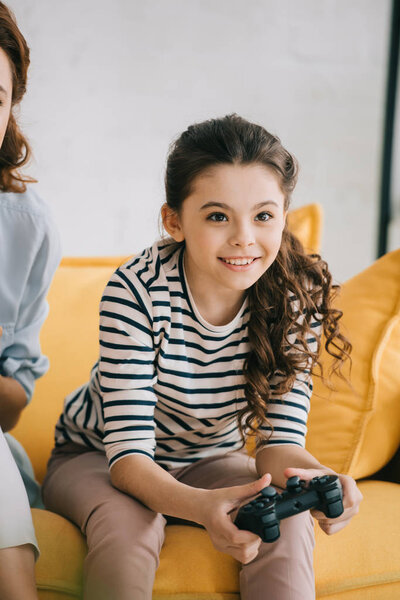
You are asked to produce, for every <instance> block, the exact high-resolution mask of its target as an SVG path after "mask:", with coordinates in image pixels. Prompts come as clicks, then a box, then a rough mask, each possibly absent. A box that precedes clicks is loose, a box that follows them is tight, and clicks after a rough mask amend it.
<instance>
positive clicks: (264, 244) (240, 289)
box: [162, 164, 286, 324]
mask: <svg viewBox="0 0 400 600" xmlns="http://www.w3.org/2000/svg"><path fill="white" fill-rule="evenodd" d="M284 201H285V198H284V194H283V192H282V190H281V189H280V186H279V183H278V178H277V176H276V175H275V174H274V172H273V171H272V170H271V169H268V168H267V167H265V166H264V165H260V164H249V165H242V164H223V165H218V166H214V167H212V168H210V169H208V170H206V171H203V172H202V173H201V174H200V175H198V176H197V177H196V178H195V179H194V181H193V182H192V186H191V189H190V193H189V196H187V197H186V198H185V200H184V201H183V205H182V209H181V211H180V212H179V214H177V213H176V212H174V211H171V209H169V207H168V206H167V205H164V207H163V211H162V215H163V222H164V226H165V228H166V230H167V231H168V233H169V234H170V235H171V236H172V237H173V238H174V239H175V240H176V241H179V242H181V241H185V272H186V277H187V280H188V284H189V287H190V290H191V293H192V295H193V298H194V300H195V302H196V304H197V307H198V309H199V310H200V312H201V314H202V316H203V317H204V318H205V319H206V320H208V321H209V322H210V323H214V324H216V323H215V321H218V323H221V322H223V321H225V322H228V321H229V319H231V318H233V316H234V315H235V314H236V313H235V311H237V310H239V308H240V306H241V304H242V303H243V300H244V296H245V292H246V290H247V289H248V288H249V287H251V286H252V285H253V284H254V283H255V282H256V281H257V280H258V279H259V278H260V277H261V275H262V274H263V273H264V272H265V271H266V270H267V269H268V268H269V267H270V266H271V264H272V263H273V261H274V260H275V258H276V255H277V254H278V251H279V248H280V244H281V238H282V231H283V228H284V226H285V217H286V213H285V210H284Z"/></svg>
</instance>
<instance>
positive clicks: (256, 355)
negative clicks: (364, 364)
mask: <svg viewBox="0 0 400 600" xmlns="http://www.w3.org/2000/svg"><path fill="white" fill-rule="evenodd" d="M220 164H242V165H248V164H261V165H264V166H265V167H267V168H268V169H269V170H272V172H273V173H274V174H275V175H276V176H277V178H278V181H279V184H280V188H281V190H282V193H283V194H284V210H285V211H287V210H288V208H289V205H290V200H291V194H292V192H293V189H294V187H295V185H296V182H297V177H298V163H297V161H296V159H295V158H294V156H293V155H292V154H290V153H289V152H288V151H287V150H286V149H285V148H284V147H283V146H282V144H281V141H280V139H279V138H278V137H277V136H275V135H272V134H271V133H269V132H268V131H266V129H264V128H263V127H261V126H260V125H256V124H254V123H250V122H248V121H246V120H245V119H243V118H241V117H239V116H238V115H236V114H231V115H227V116H225V117H223V118H220V119H209V120H207V121H204V122H202V123H197V124H194V125H192V126H190V127H189V128H188V129H187V130H186V131H184V132H183V133H182V135H181V136H180V137H179V138H178V139H177V140H176V141H175V142H174V143H173V144H172V145H171V148H170V152H169V156H168V159H167V166H166V173H165V189H166V201H167V204H168V206H169V207H170V208H171V209H172V210H173V211H176V212H177V213H179V212H180V210H181V208H182V204H183V201H184V200H185V198H187V197H188V196H189V195H190V192H191V189H192V186H193V182H194V179H195V178H196V177H197V176H198V175H200V174H201V173H203V172H204V171H206V170H207V169H209V168H211V167H214V166H216V165H220ZM183 243H184V242H183ZM338 290H339V286H338V285H334V284H333V283H332V276H331V274H330V272H329V269H328V265H327V263H326V262H325V261H324V260H322V258H321V257H320V256H319V255H318V254H311V255H308V254H306V252H305V251H304V248H303V246H302V244H301V243H300V241H299V240H298V239H297V238H296V236H295V235H293V233H291V232H290V231H289V230H288V228H287V226H286V225H285V228H284V230H283V234H282V242H281V246H280V249H279V252H278V254H277V256H276V258H275V260H274V262H273V263H272V265H271V266H270V267H269V269H267V271H265V273H264V274H263V275H262V276H261V277H260V278H259V279H258V280H257V281H256V282H255V283H254V284H253V285H252V286H251V287H250V288H249V289H248V290H247V297H248V302H249V310H250V320H249V323H248V338H249V344H250V351H249V353H248V356H247V358H246V359H245V361H244V366H243V374H244V378H245V385H244V393H245V398H246V400H247V402H246V406H245V407H244V408H243V409H241V410H240V411H239V412H238V414H237V420H238V428H239V431H240V435H241V437H242V442H243V445H244V444H245V439H246V435H248V434H249V433H250V434H253V435H254V436H255V442H256V443H255V449H256V450H257V449H258V448H260V447H262V446H263V445H264V444H265V443H267V442H268V438H267V437H266V434H265V432H264V431H261V428H262V427H264V429H265V428H267V429H269V430H270V431H271V435H272V431H273V427H272V424H271V423H270V422H269V420H268V403H269V400H270V398H271V388H270V383H269V382H270V380H271V379H272V377H273V376H276V375H278V377H277V378H275V380H276V379H277V380H278V382H279V383H278V384H277V386H276V387H274V395H276V394H282V395H283V394H285V393H286V392H288V391H289V390H290V389H291V388H292V387H293V384H294V381H295V379H296V375H297V374H298V373H299V372H304V371H305V370H309V371H310V372H311V371H312V370H314V371H315V367H319V371H320V372H319V374H318V375H319V376H321V377H322V378H324V372H323V365H322V363H321V361H320V359H319V354H320V350H321V345H322V340H321V336H319V335H318V334H316V333H315V330H313V328H312V322H314V323H318V322H319V323H321V326H322V331H323V335H324V337H325V349H326V351H327V352H328V354H330V355H331V357H332V358H333V361H332V364H331V368H330V374H333V373H336V374H338V375H339V377H343V376H342V374H341V368H342V365H343V363H344V361H345V360H347V359H350V352H351V344H350V342H349V340H347V338H346V337H344V336H343V335H342V334H341V333H340V330H339V320H340V318H341V317H342V312H341V311H340V310H338V309H335V308H333V306H332V301H333V298H334V296H335V295H336V294H337V292H338ZM293 299H295V302H294V301H293ZM293 333H296V336H295V337H296V340H295V343H293V342H291V341H290V334H293ZM310 339H316V341H317V350H316V351H315V352H312V351H311V350H310V346H309V342H310ZM324 379H325V378H324Z"/></svg>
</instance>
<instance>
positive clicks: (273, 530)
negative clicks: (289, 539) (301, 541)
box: [264, 525, 279, 542]
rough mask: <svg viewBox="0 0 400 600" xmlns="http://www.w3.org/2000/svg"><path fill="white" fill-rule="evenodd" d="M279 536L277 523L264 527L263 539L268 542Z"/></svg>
mask: <svg viewBox="0 0 400 600" xmlns="http://www.w3.org/2000/svg"><path fill="white" fill-rule="evenodd" d="M278 537H279V527H278V525H273V526H272V527H265V528H264V539H265V540H268V541H269V542H274V541H275V540H277V539H278Z"/></svg>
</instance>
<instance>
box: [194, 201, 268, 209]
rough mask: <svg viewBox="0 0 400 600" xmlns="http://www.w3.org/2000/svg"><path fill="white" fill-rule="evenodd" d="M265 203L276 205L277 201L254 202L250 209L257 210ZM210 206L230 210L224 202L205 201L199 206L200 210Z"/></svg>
mask: <svg viewBox="0 0 400 600" xmlns="http://www.w3.org/2000/svg"><path fill="white" fill-rule="evenodd" d="M266 204H274V205H275V206H278V203H277V202H275V201H274V200H265V202H259V203H258V204H255V205H254V206H253V208H252V209H251V210H258V209H259V208H262V207H263V206H265V205H266ZM212 206H217V207H218V208H224V209H225V210H232V209H231V207H230V206H229V205H228V204H225V203H224V202H212V201H211V202H206V203H205V204H203V206H202V207H201V208H200V210H204V209H206V208H211V207H212ZM278 208H279V207H278Z"/></svg>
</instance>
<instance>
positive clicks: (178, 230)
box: [161, 202, 185, 242]
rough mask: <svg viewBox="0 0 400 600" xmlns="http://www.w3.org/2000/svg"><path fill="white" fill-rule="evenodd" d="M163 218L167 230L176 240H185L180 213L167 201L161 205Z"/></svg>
mask: <svg viewBox="0 0 400 600" xmlns="http://www.w3.org/2000/svg"><path fill="white" fill-rule="evenodd" d="M161 218H162V222H163V225H164V229H165V231H166V232H167V233H169V235H170V236H171V237H172V238H173V239H174V240H175V241H176V242H183V240H184V239H185V236H184V235H183V231H182V227H181V222H180V219H179V215H178V213H177V212H175V211H174V210H172V208H170V207H169V206H168V204H167V203H166V202H165V203H164V204H163V205H162V207H161Z"/></svg>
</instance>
